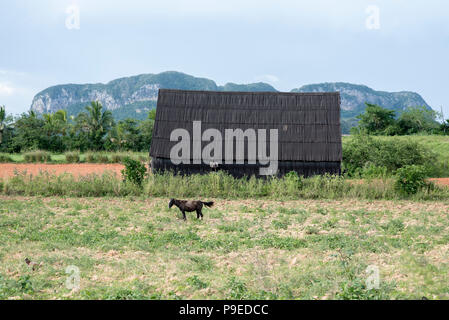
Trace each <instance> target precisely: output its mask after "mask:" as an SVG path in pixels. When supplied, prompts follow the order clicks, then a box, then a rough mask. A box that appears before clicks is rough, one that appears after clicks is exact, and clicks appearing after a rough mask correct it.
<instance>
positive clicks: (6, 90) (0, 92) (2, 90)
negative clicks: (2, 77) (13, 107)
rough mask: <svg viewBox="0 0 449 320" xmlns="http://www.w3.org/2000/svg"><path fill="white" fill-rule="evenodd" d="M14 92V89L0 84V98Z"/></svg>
mask: <svg viewBox="0 0 449 320" xmlns="http://www.w3.org/2000/svg"><path fill="white" fill-rule="evenodd" d="M14 91H15V89H14V88H13V87H11V86H9V85H8V84H5V83H0V96H10V95H12V94H13V93H14Z"/></svg>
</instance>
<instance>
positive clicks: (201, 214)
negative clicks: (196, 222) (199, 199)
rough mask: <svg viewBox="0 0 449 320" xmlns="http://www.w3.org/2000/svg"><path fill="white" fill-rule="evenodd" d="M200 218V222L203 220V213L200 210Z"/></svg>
mask: <svg viewBox="0 0 449 320" xmlns="http://www.w3.org/2000/svg"><path fill="white" fill-rule="evenodd" d="M200 216H201V220H203V211H202V210H200Z"/></svg>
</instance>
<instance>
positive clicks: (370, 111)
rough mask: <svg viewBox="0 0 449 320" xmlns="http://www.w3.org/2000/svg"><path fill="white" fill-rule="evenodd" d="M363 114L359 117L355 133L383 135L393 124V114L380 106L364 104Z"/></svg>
mask: <svg viewBox="0 0 449 320" xmlns="http://www.w3.org/2000/svg"><path fill="white" fill-rule="evenodd" d="M365 104H366V109H365V112H364V113H363V114H361V115H359V116H357V119H359V123H358V127H357V129H356V131H365V132H366V133H368V134H384V133H385V131H386V130H387V128H389V127H391V126H394V124H395V116H396V114H395V112H394V111H393V110H389V109H385V108H382V107H381V106H378V105H375V104H370V103H365Z"/></svg>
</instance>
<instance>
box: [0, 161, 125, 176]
mask: <svg viewBox="0 0 449 320" xmlns="http://www.w3.org/2000/svg"><path fill="white" fill-rule="evenodd" d="M123 168H124V166H123V165H122V164H118V163H115V164H102V163H98V164H97V163H79V164H43V163H1V164H0V179H7V178H9V177H12V176H14V171H18V172H23V171H26V172H27V174H32V175H37V174H39V172H40V171H47V172H48V173H52V174H56V175H60V174H62V173H64V172H68V173H71V174H72V175H73V176H74V177H78V176H85V175H87V174H90V173H96V174H102V173H103V172H105V171H110V172H115V173H116V174H117V175H118V176H121V170H122V169H123Z"/></svg>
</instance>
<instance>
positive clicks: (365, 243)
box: [0, 196, 449, 299]
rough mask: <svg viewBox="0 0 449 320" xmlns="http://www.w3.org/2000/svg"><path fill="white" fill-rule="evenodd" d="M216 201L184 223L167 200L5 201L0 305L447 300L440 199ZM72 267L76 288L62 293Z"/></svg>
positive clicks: (0, 208)
mask: <svg viewBox="0 0 449 320" xmlns="http://www.w3.org/2000/svg"><path fill="white" fill-rule="evenodd" d="M210 200H217V199H210ZM216 203H217V206H216V207H214V208H212V209H208V210H207V212H205V220H204V221H203V222H198V221H196V220H195V219H192V217H191V216H189V218H190V219H189V220H188V221H187V222H186V223H184V222H181V221H180V213H179V212H178V211H175V210H169V209H168V207H167V201H166V199H152V200H147V199H139V198H134V199H123V198H108V199H107V201H104V199H94V198H87V199H76V198H65V199H62V198H34V197H33V198H23V197H5V196H3V197H2V199H1V202H0V213H1V214H0V240H1V241H0V258H1V259H0V298H1V299H27V298H28V299H30V298H31V299H53V298H57V299H179V298H185V299H396V298H402V299H420V298H421V297H423V296H426V297H427V298H429V299H435V298H443V299H444V298H449V296H448V291H447V283H449V281H448V280H449V278H448V275H449V269H448V266H447V263H446V259H444V256H445V254H447V253H448V251H447V248H448V245H449V238H448V237H447V234H448V221H447V205H446V204H445V203H438V202H432V203H429V202H426V203H416V202H408V201H359V200H351V201H331V202H329V201H320V200H302V201H285V202H279V201H273V200H238V201H234V200H230V201H228V200H227V201H223V200H220V201H216ZM205 222H207V223H205ZM25 258H29V259H31V260H32V261H33V262H35V263H37V264H39V268H37V269H36V270H34V271H33V270H32V268H30V266H28V265H27V264H26V263H25V262H24V259H25ZM69 265H75V266H77V267H78V268H79V269H80V272H81V273H80V275H81V282H80V285H81V287H80V290H78V291H76V290H73V291H71V290H69V289H67V288H66V286H65V283H66V279H67V276H68V275H67V274H66V272H65V270H66V267H67V266H69ZM369 265H376V266H378V267H379V269H380V288H379V289H378V290H367V288H366V282H365V281H366V278H367V274H366V269H367V267H368V266H369Z"/></svg>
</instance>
